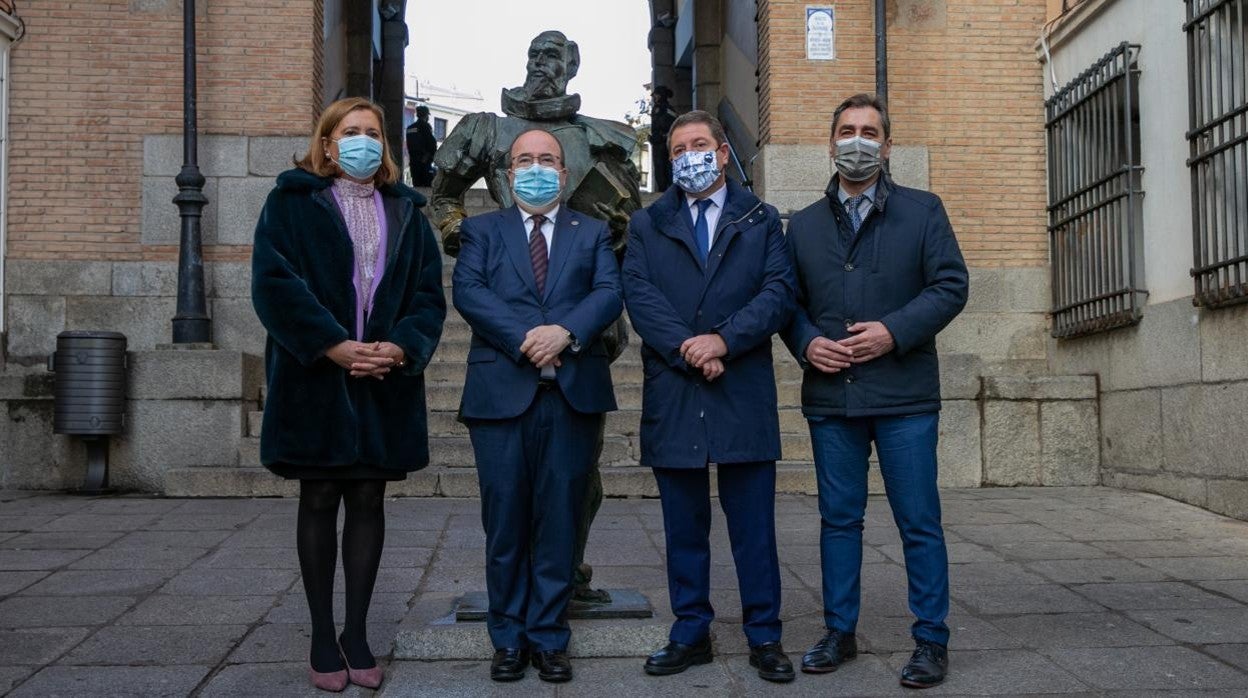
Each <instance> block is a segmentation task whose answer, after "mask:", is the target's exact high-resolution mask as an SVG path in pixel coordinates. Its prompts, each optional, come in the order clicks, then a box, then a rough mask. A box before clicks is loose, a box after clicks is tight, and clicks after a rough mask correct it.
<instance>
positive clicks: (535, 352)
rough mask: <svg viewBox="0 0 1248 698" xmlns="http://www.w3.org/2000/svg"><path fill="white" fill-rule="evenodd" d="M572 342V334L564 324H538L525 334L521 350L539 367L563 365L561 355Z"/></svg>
mask: <svg viewBox="0 0 1248 698" xmlns="http://www.w3.org/2000/svg"><path fill="white" fill-rule="evenodd" d="M570 344H572V335H571V333H569V332H568V331H567V329H565V328H564V327H563V326H562V325H538V326H537V327H534V328H533V329H531V330H529V331H528V332H526V333H525V335H524V343H523V344H521V345H520V351H521V352H522V353H523V354H524V355H525V356H527V357H529V361H531V362H533V365H534V366H537V367H538V368H546V367H547V366H554V367H555V368H558V367H560V366H562V365H563V362H562V361H560V360H559V355H560V354H562V353H563V350H564V349H567V348H568V345H570Z"/></svg>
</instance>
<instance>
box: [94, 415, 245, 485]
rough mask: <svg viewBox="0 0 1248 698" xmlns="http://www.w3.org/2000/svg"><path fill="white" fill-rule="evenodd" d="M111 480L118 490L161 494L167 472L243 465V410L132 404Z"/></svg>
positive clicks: (112, 469) (119, 442)
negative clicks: (198, 467)
mask: <svg viewBox="0 0 1248 698" xmlns="http://www.w3.org/2000/svg"><path fill="white" fill-rule="evenodd" d="M126 410H127V427H126V435H125V437H124V438H122V439H119V440H118V446H119V448H118V449H117V452H116V453H117V457H115V458H114V459H113V462H112V464H111V473H110V479H111V480H112V482H113V483H114V484H116V485H117V486H118V487H127V488H135V489H140V490H144V491H147V492H159V491H161V489H162V488H163V487H164V476H165V472H166V471H168V470H171V469H174V468H183V467H194V466H231V465H235V464H237V462H238V447H239V444H240V442H241V441H242V438H243V411H244V409H243V404H242V403H241V402H238V401H230V400H130V401H127V403H126Z"/></svg>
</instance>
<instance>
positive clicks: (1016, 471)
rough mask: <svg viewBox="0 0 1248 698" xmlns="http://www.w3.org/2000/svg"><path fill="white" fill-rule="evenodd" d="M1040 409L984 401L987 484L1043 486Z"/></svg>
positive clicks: (1024, 403) (1031, 405)
mask: <svg viewBox="0 0 1248 698" xmlns="http://www.w3.org/2000/svg"><path fill="white" fill-rule="evenodd" d="M1039 407H1040V405H1039V403H1037V402H1029V401H1011V400H989V401H986V402H984V406H983V409H984V425H983V429H984V484H987V485H998V486H1014V485H1039V484H1040V483H1041V479H1040V472H1041V471H1040V414H1039V413H1040V410H1039Z"/></svg>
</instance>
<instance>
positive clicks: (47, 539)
mask: <svg viewBox="0 0 1248 698" xmlns="http://www.w3.org/2000/svg"><path fill="white" fill-rule="evenodd" d="M123 535H124V534H123V533H121V532H120V531H53V532H40V533H20V534H12V537H11V538H8V539H6V540H5V541H4V542H3V543H0V548H23V549H26V550H57V549H65V550H95V549H97V548H102V547H104V546H105V545H108V544H109V543H112V542H113V541H115V540H117V539H118V538H121V537H122V536H123Z"/></svg>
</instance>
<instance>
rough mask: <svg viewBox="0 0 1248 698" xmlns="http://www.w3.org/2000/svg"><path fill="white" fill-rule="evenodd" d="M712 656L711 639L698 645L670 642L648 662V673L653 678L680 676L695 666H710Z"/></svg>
mask: <svg viewBox="0 0 1248 698" xmlns="http://www.w3.org/2000/svg"><path fill="white" fill-rule="evenodd" d="M712 656H713V655H712V653H711V638H709V637H708V638H705V639H703V640H702V641H701V642H699V643H697V644H696V645H685V644H681V643H679V642H669V643H667V646H666V647H664V648H663V649H661V650H659V651H658V652H655V653H654V654H652V655H650V658H649V659H647V660H646V673H647V674H650V675H651V676H670V675H671V674H679V673H680V672H682V671H684V670H685V669H688V668H689V667H691V666H693V665H694V664H710V663H711V657H712Z"/></svg>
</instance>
